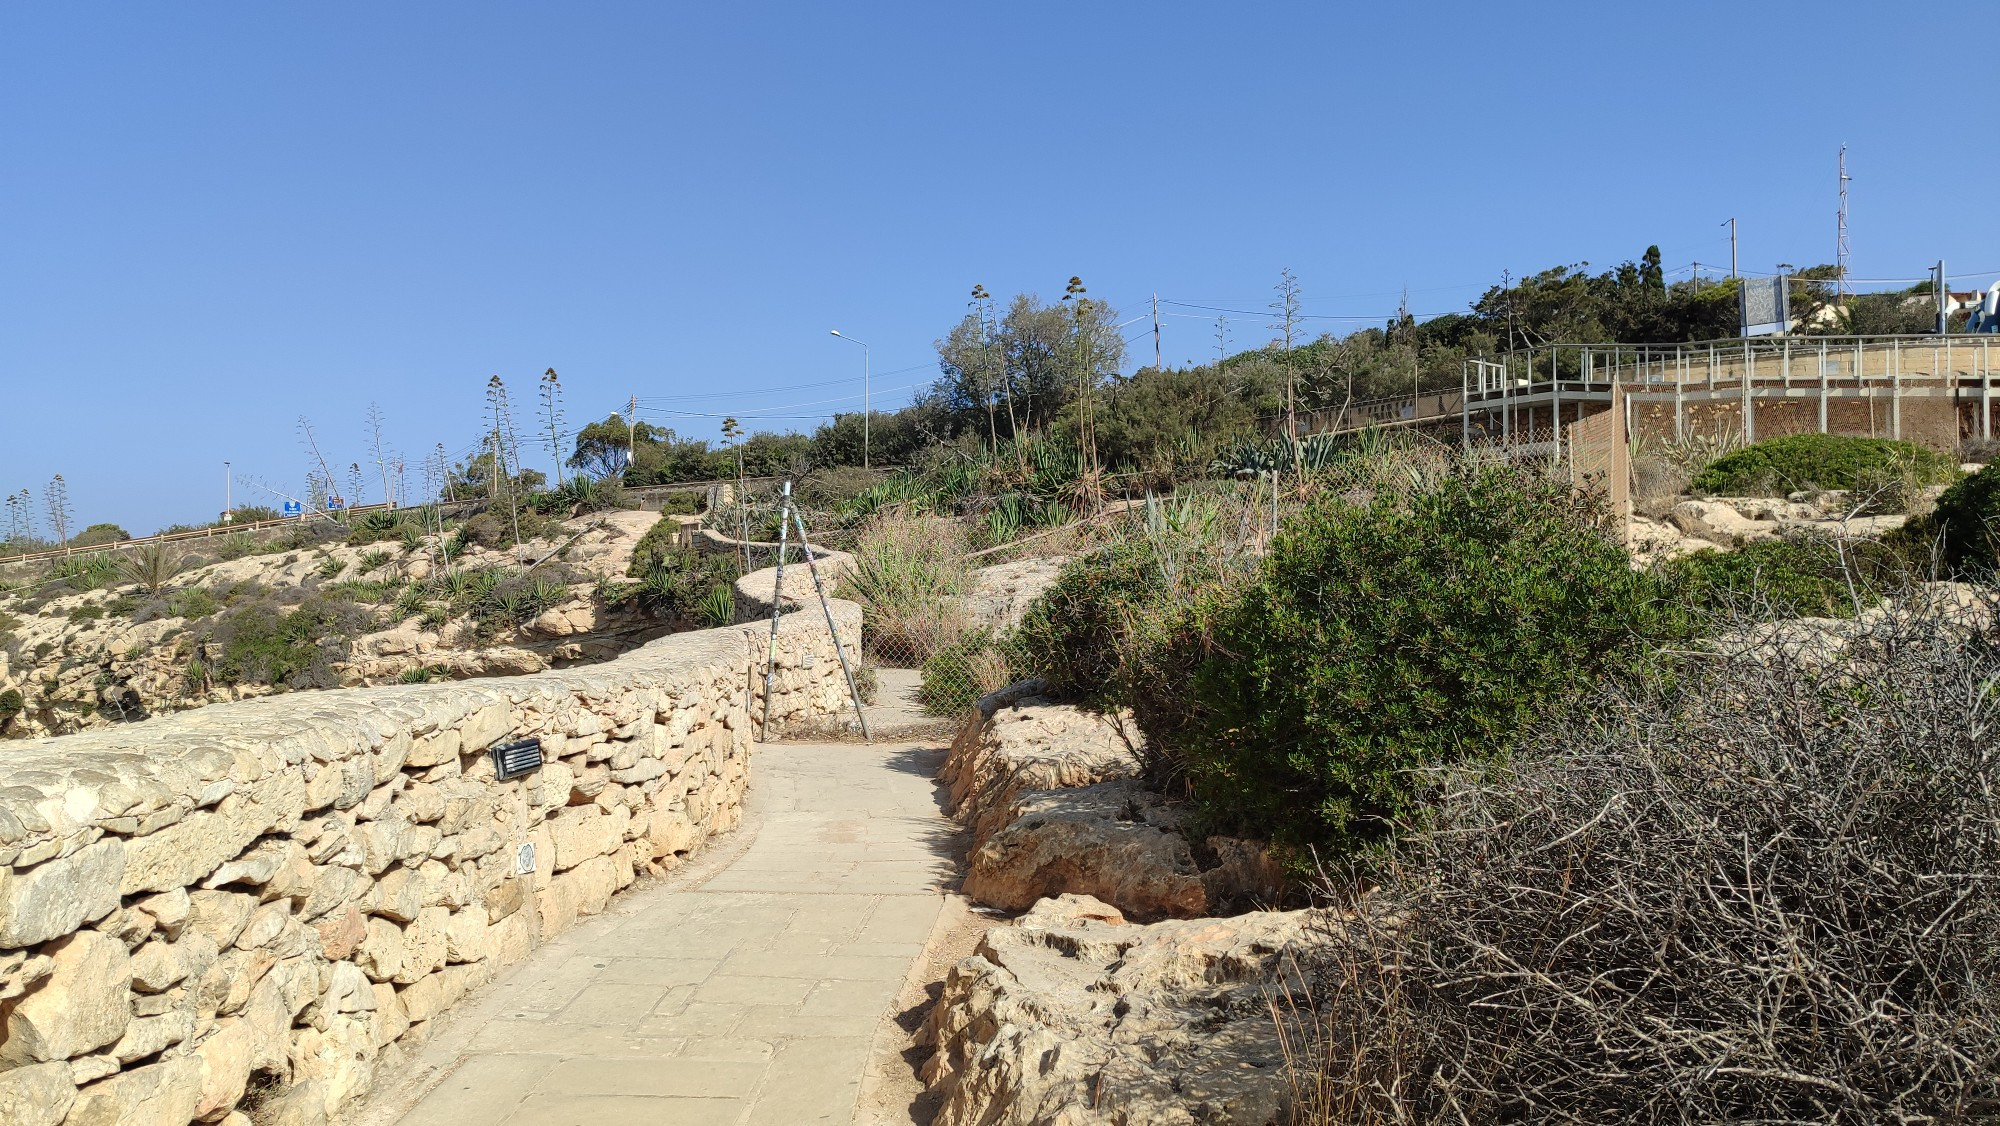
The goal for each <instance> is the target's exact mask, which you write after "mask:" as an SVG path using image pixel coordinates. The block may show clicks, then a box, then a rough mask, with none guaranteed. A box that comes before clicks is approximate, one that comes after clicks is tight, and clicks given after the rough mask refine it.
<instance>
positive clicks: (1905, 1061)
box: [1280, 592, 2000, 1126]
mask: <svg viewBox="0 0 2000 1126" xmlns="http://www.w3.org/2000/svg"><path fill="white" fill-rule="evenodd" d="M1961 593H1962V592H1961ZM1988 606H1989V607H1990V601H1989V603H1988ZM1968 620H1970V621H1974V622H1979V621H1982V620H1983V621H1984V622H1988V623H1990V622H1991V620H1992V618H1991V614H1990V612H1989V611H1988V610H1985V609H1982V608H1979V607H1973V608H1972V609H1971V610H1970V611H1969V612H1968V610H1967V608H1966V607H1965V606H1964V605H1962V604H1961V605H1959V606H1957V607H1953V606H1951V605H1950V604H1949V603H1947V602H1942V601H1941V602H1939V603H1937V604H1931V605H1910V604H1905V605H1904V606H1903V607H1902V608H1901V609H1899V610H1897V611H1895V612H1890V613H1883V614H1877V615H1874V616H1872V617H1865V618H1864V619H1863V620H1861V621H1857V622H1853V623H1844V624H1843V625H1841V627H1840V631H1839V634H1840V636H1839V641H1840V644H1841V645H1842V646H1843V648H1842V649H1841V652H1840V653H1839V659H1835V660H1829V659H1828V649H1827V639H1826V638H1814V637H1808V636H1806V635H1807V634H1809V633H1811V632H1812V631H1811V630H1810V629H1807V628H1804V626H1805V624H1804V623H1800V624H1799V626H1800V628H1794V629H1784V630H1767V631H1764V633H1763V636H1762V638H1761V640H1759V641H1758V642H1757V643H1755V644H1748V645H1740V646H1736V647H1732V648H1730V649H1729V650H1727V651H1715V650H1710V651H1706V652H1704V653H1702V654H1700V655H1698V656H1691V657H1688V658H1685V659H1681V660H1678V661H1676V662H1674V663H1673V664H1672V666H1671V667H1670V668H1668V669H1665V670H1663V675H1662V676H1661V677H1660V678H1658V679H1654V680H1650V681H1648V682H1647V683H1646V684H1644V685H1641V686H1639V687H1636V688H1630V689H1620V690H1612V691H1609V692H1608V693H1607V694H1606V695H1605V697H1604V698H1603V699H1602V700H1601V701H1600V702H1599V703H1598V704H1597V706H1595V707H1593V708H1591V709H1589V710H1587V711H1586V712H1585V713H1584V714H1582V715H1580V716H1578V717H1576V718H1573V719H1571V720H1569V721H1568V722H1565V723H1562V724H1560V725H1557V726H1556V727H1554V728H1553V729H1552V730H1550V731H1549V732H1548V733H1547V734H1546V735H1545V736H1544V737H1543V738H1542V740H1541V742H1540V743H1539V745H1538V747H1537V750H1536V752H1535V753H1533V754H1529V755H1525V756H1523V757H1521V758H1518V759H1517V760H1516V764H1515V765H1514V766H1513V767H1512V768H1510V769H1506V770H1504V771H1500V772H1494V773H1487V774H1483V775H1482V774H1474V773H1458V774H1454V775H1450V776H1445V777H1442V778H1440V779H1439V785H1440V787H1441V789H1440V795H1439V799H1438V804H1437V807H1436V814H1435V818H1434V820H1433V821H1432V823H1431V824H1430V826H1429V828H1428V829H1427V830H1425V831H1424V832H1421V833H1419V834H1415V835H1412V836H1410V837H1406V838H1405V839H1404V840H1403V841H1402V842H1400V843H1399V844H1398V845H1397V846H1396V848H1395V851H1394V852H1393V854H1391V855H1388V856H1386V857H1385V858H1382V859H1381V860H1380V862H1379V863H1378V864H1377V865H1375V866H1373V867H1372V868H1371V869H1370V871H1369V872H1368V873H1367V874H1366V875H1365V876H1364V875H1363V874H1361V873H1359V872H1356V873H1344V874H1339V875H1337V876H1335V877H1332V878H1330V879H1329V880H1328V884H1329V887H1328V889H1327V890H1328V891H1329V892H1330V893H1332V894H1337V895H1341V896H1345V897H1347V901H1348V902H1359V903H1360V904H1361V905H1362V906H1361V907H1360V908H1359V909H1356V910H1353V911H1350V912H1347V913H1331V912H1330V913H1328V914H1327V915H1325V916H1324V929H1325V935H1324V937H1325V939H1326V940H1327V941H1326V943H1325V945H1324V947H1323V948H1322V949H1321V950H1320V951H1319V952H1318V953H1317V954H1315V955H1313V956H1311V957H1309V958H1307V959H1306V960H1305V961H1306V969H1307V974H1306V976H1307V978H1308V980H1309V981H1310V983H1311V984H1310V985H1309V986H1308V987H1306V989H1305V991H1304V992H1302V993H1295V994H1293V995H1292V998H1291V1000H1290V1002H1289V1003H1288V1004H1285V1005H1281V1006H1280V1011H1281V1013H1282V1014H1283V1016H1284V1018H1285V1019H1284V1022H1283V1023H1284V1026H1285V1027H1286V1028H1287V1029H1288V1032H1289V1034H1290V1036H1291V1043H1292V1046H1293V1052H1292V1055H1293V1059H1292V1074H1293V1076H1294V1080H1295V1087H1294V1093H1295V1096H1296V1100H1297V1102H1298V1105H1299V1120H1300V1121H1302V1122H1311V1123H1335V1122H1338V1123H1361V1122H1384V1123H1486V1122H1547V1123H1576V1124H1579V1126H1581V1124H1586V1123H1588V1124H1597V1123H1607V1122H1760V1123H1806V1122H1813V1123H1857V1124H1859V1123H1884V1122H1899V1123H1917V1122H1939V1123H1943V1122H1974V1121H1992V1120H1994V1116H1996V1115H2000V741H1997V740H1996V738H1995V734H1994V732H1995V721H1996V719H2000V715H1996V710H2000V709H1996V702H1995V685H1996V682H2000V655H1996V652H1995V650H1994V648H1993V646H1992V645H1991V643H1990V640H1989V639H1988V638H1987V637H1984V636H1980V634H1979V631H1977V630H1974V631H1970V632H1969V631H1968V630H1967V629H1966V628H1964V623H1965V622H1967V621H1968ZM1753 632H1754V631H1753ZM1374 881H1379V888H1377V887H1375V885H1374V883H1373V882H1374ZM1371 889H1373V890H1371Z"/></svg>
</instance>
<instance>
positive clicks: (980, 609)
mask: <svg viewBox="0 0 2000 1126" xmlns="http://www.w3.org/2000/svg"><path fill="white" fill-rule="evenodd" d="M1067 562H1069V560H1068V559H1066V558H1063V557H1062V556H1051V557H1049V558H1046V559H1021V560H1017V561H1015V562H1013V563H1002V564H999V565H998V566H993V567H981V568H979V569H978V570H976V571H974V572H973V573H972V591H971V593H969V594H967V595H966V596H965V598H964V600H963V601H964V604H965V611H966V614H967V615H968V616H970V617H971V618H973V619H974V620H975V621H979V622H983V623H985V624H986V625H987V626H989V627H991V628H992V629H993V631H994V632H996V633H999V632H1003V631H1005V630H1008V629H1012V628H1013V627H1015V626H1017V625H1020V624H1021V616H1022V615H1023V614H1025V613H1027V611H1028V605H1029V604H1030V603H1032V602H1034V600H1035V599H1037V598H1040V597H1041V596H1042V592H1043V591H1045V590H1047V589H1049V587H1051V586H1054V585H1055V581H1056V578H1057V577H1058V576H1059V575H1061V574H1062V569H1063V564H1064V563H1067Z"/></svg>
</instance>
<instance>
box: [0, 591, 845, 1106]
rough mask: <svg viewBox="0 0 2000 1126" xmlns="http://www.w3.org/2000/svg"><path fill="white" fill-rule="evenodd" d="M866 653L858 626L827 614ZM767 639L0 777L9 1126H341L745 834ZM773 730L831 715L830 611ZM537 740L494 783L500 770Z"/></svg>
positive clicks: (117, 747) (736, 636)
mask: <svg viewBox="0 0 2000 1126" xmlns="http://www.w3.org/2000/svg"><path fill="white" fill-rule="evenodd" d="M835 612H836V615H837V620H838V621H839V622H840V623H841V628H842V635H843V639H844V642H845V644H846V645H848V646H849V648H850V649H853V648H858V644H859V634H860V613H859V610H858V608H857V607H855V606H853V605H852V604H851V603H836V604H835ZM766 646H767V635H766V633H765V630H764V628H763V627H761V626H758V627H751V626H737V627H730V628H727V629H720V630H707V631H702V632H698V633H688V634H680V635H676V636H673V637H668V638H664V639H662V640H660V641H657V642H654V643H652V644H650V645H647V646H645V647H643V648H641V649H638V650H635V651H633V652H631V653H628V654H626V655H625V656H623V657H621V658H619V659H617V660H614V661H609V662H606V663H604V664H598V665H591V666H585V667H580V668H576V669H570V670H565V671H560V672H549V673H541V674H537V675H532V676H524V677H519V678H515V679H511V680H506V681H485V682H479V683H477V684H472V683H460V684H442V685H411V686H402V687H384V688H374V689H342V690H333V691H326V692H316V693H293V694H288V695H284V696H278V697H273V698H270V699H264V700H256V701H249V702H244V703H237V704H227V705H218V706H215V707H211V708H204V709H202V710H200V711H194V712H188V713H185V714H182V715H177V716H171V717H167V718H162V719H158V720H155V721H153V722H150V723H146V724H138V725H127V726H123V727H117V728H112V729H109V730H105V731H97V732H88V733H85V734H80V735H73V736H67V737H64V738H58V739H45V740H38V741H30V742H21V743H15V744H12V745H10V746H9V747H8V749H7V753H6V755H5V756H4V757H0V1021H4V1034H0V1121H4V1122H7V1123H15V1122H31V1123H42V1122H47V1123H49V1124H50V1126H53V1124H54V1123H55V1122H57V1121H61V1122H64V1123H66V1124H68V1126H94V1124H98V1123H103V1124H106V1126H109V1124H112V1123H147V1124H152V1123H157V1124H160V1126H184V1124H185V1123H188V1122H190V1121H201V1122H222V1121H234V1122H236V1123H238V1124H239V1126H240V1123H241V1122H242V1119H241V1118H240V1116H236V1117H234V1118H232V1116H235V1115H236V1110H235V1108H236V1107H237V1105H238V1103H239V1102H241V1101H242V1099H243V1097H244V1093H245V1091H246V1090H250V1089H253V1088H255V1089H259V1090H261V1091H263V1092H264V1096H265V1097H263V1101H262V1102H261V1103H260V1108H259V1110H258V1114H259V1117H260V1121H263V1122H266V1123H269V1122H302V1123H304V1122H323V1121H324V1120H325V1118H326V1116H327V1115H328V1114H330V1113H332V1112H335V1111H337V1110H338V1109H339V1108H341V1107H342V1106H343V1105H345V1104H347V1103H349V1102H351V1101H352V1100H353V1099H355V1098H356V1097H357V1096H359V1095H361V1094H363V1093H365V1092H366V1091H367V1090H368V1089H369V1087H370V1084H371V1082H372V1079H373V1075H374V1072H375V1066H376V1061H377V1060H378V1059H379V1058H381V1057H382V1056H383V1054H384V1053H392V1052H396V1051H398V1050H400V1049H399V1045H401V1044H407V1043H412V1042H418V1041H420V1040H421V1039H422V1038H424V1037H425V1036H426V1035H427V1029H428V1028H429V1025H428V1022H429V1021H431V1020H432V1019H434V1018H435V1017H436V1016H437V1015H438V1014H439V1013H441V1012H443V1011H444V1010H445V1009H447V1008H449V1007H450V1006H451V1005H452V1004H453V1003H455V1002H456V1001H457V1000H458V999H459V998H461V997H463V996H464V995H465V994H466V993H467V992H468V991H470V990H472V989H475V988H477V987H478V986H479V985H480V984H482V983H483V982H485V981H486V980H488V979H489V978H490V977H491V976H492V974H493V972H494V970H495V969H496V967H499V966H504V965H507V964H509V963H512V962H515V961H518V960H519V959H521V958H522V957H524V956H525V955H526V954H527V953H528V952H529V951H530V950H532V949H533V948H534V947H535V946H537V945H538V944H540V943H541V942H543V941H545V940H547V939H548V938H549V937H551V936H553V935H555V934H556V933H558V932H559V931H561V930H562V929H564V928H565V927H567V926H568V925H570V923H572V922H573V921H574V920H575V919H576V918H578V917H579V916H582V915H588V914H592V913H594V912H597V911H600V910H602V909H603V907H604V906H605V904H606V903H607V902H608V901H609V900H610V899H611V897H612V896H613V895H614V894H615V893H616V892H617V891H618V890H620V889H622V888H624V887H625V886H627V885H629V884H631V883H632V882H633V880H634V879H635V878H636V877H637V876H638V875H639V874H641V873H643V872H647V871H655V870H662V869H665V868H669V867H672V866H674V865H676V864H678V863H680V862H681V861H682V859H683V858H685V857H686V856H688V855H689V854H690V853H691V852H692V851H694V850H696V849H698V848H700V847H701V845H702V844H703V842H705V841H706V840H707V839H709V838H710V837H711V836H713V835H714V834H716V833H719V832H723V831H725V830H727V829H729V828H731V827H733V826H734V825H735V824H736V823H737V821H738V819H739V817H740V808H741V807H740V803H741V798H742V794H743V790H744V786H745V784H746V782H747V779H748V775H749V760H748V754H749V746H750V724H751V720H750V715H749V713H748V712H747V710H746V689H747V688H749V686H750V683H751V674H752V671H753V670H757V669H761V667H762V662H763V658H764V655H765V653H766V651H767V650H766ZM778 669H779V671H778V675H777V678H776V685H775V687H776V695H774V697H773V708H772V714H773V718H774V721H775V723H776V724H780V725H787V726H794V725H804V724H809V723H812V722H814V721H816V720H818V719H819V718H820V717H822V716H824V715H827V714H831V713H834V712H838V711H841V710H842V709H844V707H845V705H846V699H845V688H844V686H843V685H841V684H840V681H839V672H838V670H839V662H838V661H837V660H835V659H834V655H833V642H832V640H831V639H830V638H829V637H828V635H827V632H826V625H825V621H824V619H823V618H822V617H821V615H820V611H819V608H818V607H813V608H812V611H811V612H810V613H809V614H793V615H789V616H787V618H786V619H785V620H784V621H783V623H782V628H781V631H780V635H779V639H778ZM525 738H535V739H538V740H539V741H540V744H541V749H542V752H543V754H544V756H545V760H546V761H545V764H544V765H543V766H542V767H541V768H540V769H539V770H536V771H534V772H532V773H528V774H525V775H523V776H519V777H514V778H509V779H505V780H502V779H500V778H498V777H497V776H496V764H495V760H494V758H493V756H492V755H491V754H490V753H489V750H490V749H491V748H492V747H493V746H494V744H496V743H499V742H503V741H509V740H515V739H525Z"/></svg>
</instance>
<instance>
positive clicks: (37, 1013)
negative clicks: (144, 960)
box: [0, 931, 132, 1066]
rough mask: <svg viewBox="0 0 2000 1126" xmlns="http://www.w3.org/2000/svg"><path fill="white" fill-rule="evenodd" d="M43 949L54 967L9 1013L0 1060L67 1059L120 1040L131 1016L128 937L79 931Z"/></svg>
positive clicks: (0, 1047)
mask: <svg viewBox="0 0 2000 1126" xmlns="http://www.w3.org/2000/svg"><path fill="white" fill-rule="evenodd" d="M43 949H45V950H47V951H48V954H49V956H50V957H51V958H53V959H55V968H54V971H53V972H52V973H50V974H49V976H48V979H47V980H45V981H43V982H42V984H41V985H40V986H38V987H37V988H36V989H35V990H34V991H33V992H31V993H29V994H28V995H27V996H25V997H23V998H21V1000H20V1001H18V1002H16V1003H15V1005H14V1007H13V1009H12V1010H10V1011H9V1012H8V1014H7V1035H6V1038H5V1039H4V1040H0V1062H4V1063H6V1064H8V1065H13V1066H19V1065H22V1064H28V1063H40V1062H42V1061H45V1060H65V1059H69V1058H71V1057H73V1056H81V1055H84V1054H86V1053H88V1052H92V1051H95V1050H96V1049H98V1048H102V1047H105V1046H106V1045H109V1044H114V1043H117V1041H118V1038H119V1037H120V1036H123V1035H124V1034H125V1025H126V1023H127V1022H128V1020H129V1019H130V1016H131V1001H130V995H131V985H132V972H131V969H130V964H131V959H130V958H129V957H128V956H127V955H126V953H125V944H124V943H122V942H119V941H118V940H117V939H115V938H112V937H110V936H109V935H103V934H98V933H97V932H96V931H78V932H77V933H75V934H72V935H68V936H66V937H64V938H60V939H57V940H56V941H55V942H52V943H49V944H48V945H47V946H45V947H44V948H43Z"/></svg>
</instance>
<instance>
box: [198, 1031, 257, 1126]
mask: <svg viewBox="0 0 2000 1126" xmlns="http://www.w3.org/2000/svg"><path fill="white" fill-rule="evenodd" d="M252 1041H253V1034H252V1032H251V1029H250V1024H249V1022H248V1021H247V1020H242V1019H233V1020H225V1021H222V1022H221V1023H219V1024H217V1025H216V1027H215V1031H214V1032H212V1033H210V1034H209V1036H208V1038H207V1039H206V1040H203V1041H202V1042H201V1044H200V1045H198V1046H197V1047H196V1048H195V1050H194V1051H195V1058H196V1059H198V1060H200V1061H201V1073H200V1075H201V1089H200V1092H199V1095H198V1097H197V1098H196V1099H195V1106H194V1118H195V1120H196V1121H197V1122H214V1121H216V1120H218V1119H221V1118H222V1117H224V1116H225V1115H227V1114H228V1113H229V1112H230V1111H231V1110H232V1109H233V1108H234V1107H235V1106H236V1104H237V1103H239V1102H241V1101H243V1092H244V1089H245V1087H246V1086H247V1085H248V1084H249V1082H250V1063H251V1054H252V1047H253V1044H252Z"/></svg>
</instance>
